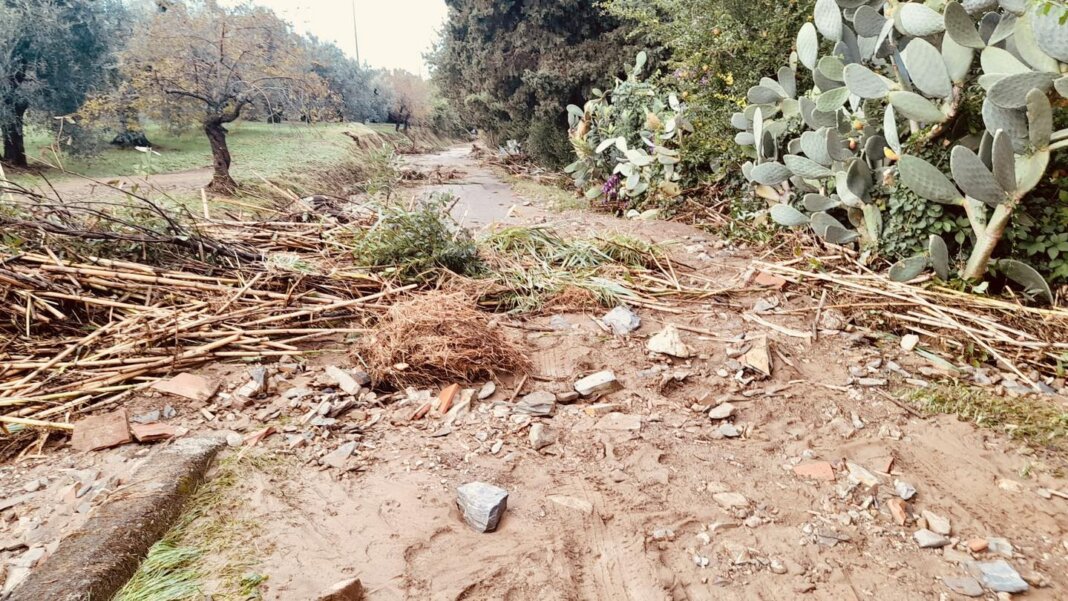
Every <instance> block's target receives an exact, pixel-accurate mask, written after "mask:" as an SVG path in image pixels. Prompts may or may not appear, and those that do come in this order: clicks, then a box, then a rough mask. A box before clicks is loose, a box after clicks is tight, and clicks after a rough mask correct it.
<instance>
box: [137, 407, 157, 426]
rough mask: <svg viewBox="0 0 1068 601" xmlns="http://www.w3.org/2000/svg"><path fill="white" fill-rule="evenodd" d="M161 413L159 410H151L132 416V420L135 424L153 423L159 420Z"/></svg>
mask: <svg viewBox="0 0 1068 601" xmlns="http://www.w3.org/2000/svg"><path fill="white" fill-rule="evenodd" d="M160 417H161V414H160V412H159V411H158V410H156V411H149V412H148V413H142V414H141V415H135V416H133V417H131V418H130V421H131V422H133V423H135V424H152V423H155V422H158V421H159V419H160Z"/></svg>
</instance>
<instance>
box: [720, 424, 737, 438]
mask: <svg viewBox="0 0 1068 601" xmlns="http://www.w3.org/2000/svg"><path fill="white" fill-rule="evenodd" d="M717 431H718V432H719V434H720V436H722V437H724V438H738V437H739V436H741V435H742V433H741V432H740V431H739V430H738V428H736V427H735V426H734V424H720V425H719V428H718V430H717Z"/></svg>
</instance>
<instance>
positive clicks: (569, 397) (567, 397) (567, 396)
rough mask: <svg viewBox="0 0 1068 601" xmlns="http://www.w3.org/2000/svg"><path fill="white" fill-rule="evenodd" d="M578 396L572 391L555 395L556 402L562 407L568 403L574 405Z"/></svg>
mask: <svg viewBox="0 0 1068 601" xmlns="http://www.w3.org/2000/svg"><path fill="white" fill-rule="evenodd" d="M579 396H580V395H579V393H577V392H575V391H574V390H569V391H567V392H558V393H556V402H557V403H560V404H564V405H566V404H568V403H574V402H575V401H577V400H578V399H579Z"/></svg>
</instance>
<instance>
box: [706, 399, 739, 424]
mask: <svg viewBox="0 0 1068 601" xmlns="http://www.w3.org/2000/svg"><path fill="white" fill-rule="evenodd" d="M732 415H734V405H732V404H730V403H720V404H719V405H716V406H715V407H713V408H712V409H711V410H710V411H709V412H708V417H710V418H711V419H715V420H721V419H727V418H728V417H730V416H732Z"/></svg>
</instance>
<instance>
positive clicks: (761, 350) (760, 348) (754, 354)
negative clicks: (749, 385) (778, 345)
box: [742, 336, 771, 377]
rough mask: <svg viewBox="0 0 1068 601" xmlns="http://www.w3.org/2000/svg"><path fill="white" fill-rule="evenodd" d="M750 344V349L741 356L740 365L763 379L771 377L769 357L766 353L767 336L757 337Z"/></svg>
mask: <svg viewBox="0 0 1068 601" xmlns="http://www.w3.org/2000/svg"><path fill="white" fill-rule="evenodd" d="M751 342H752V347H750V349H749V350H748V351H746V353H745V355H744V356H742V363H743V364H745V366H746V367H748V368H749V369H752V370H753V371H756V372H757V373H759V374H761V375H763V376H765V377H771V355H770V354H769V353H768V338H767V336H757V337H756V338H754V339H753V340H752V341H751Z"/></svg>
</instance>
